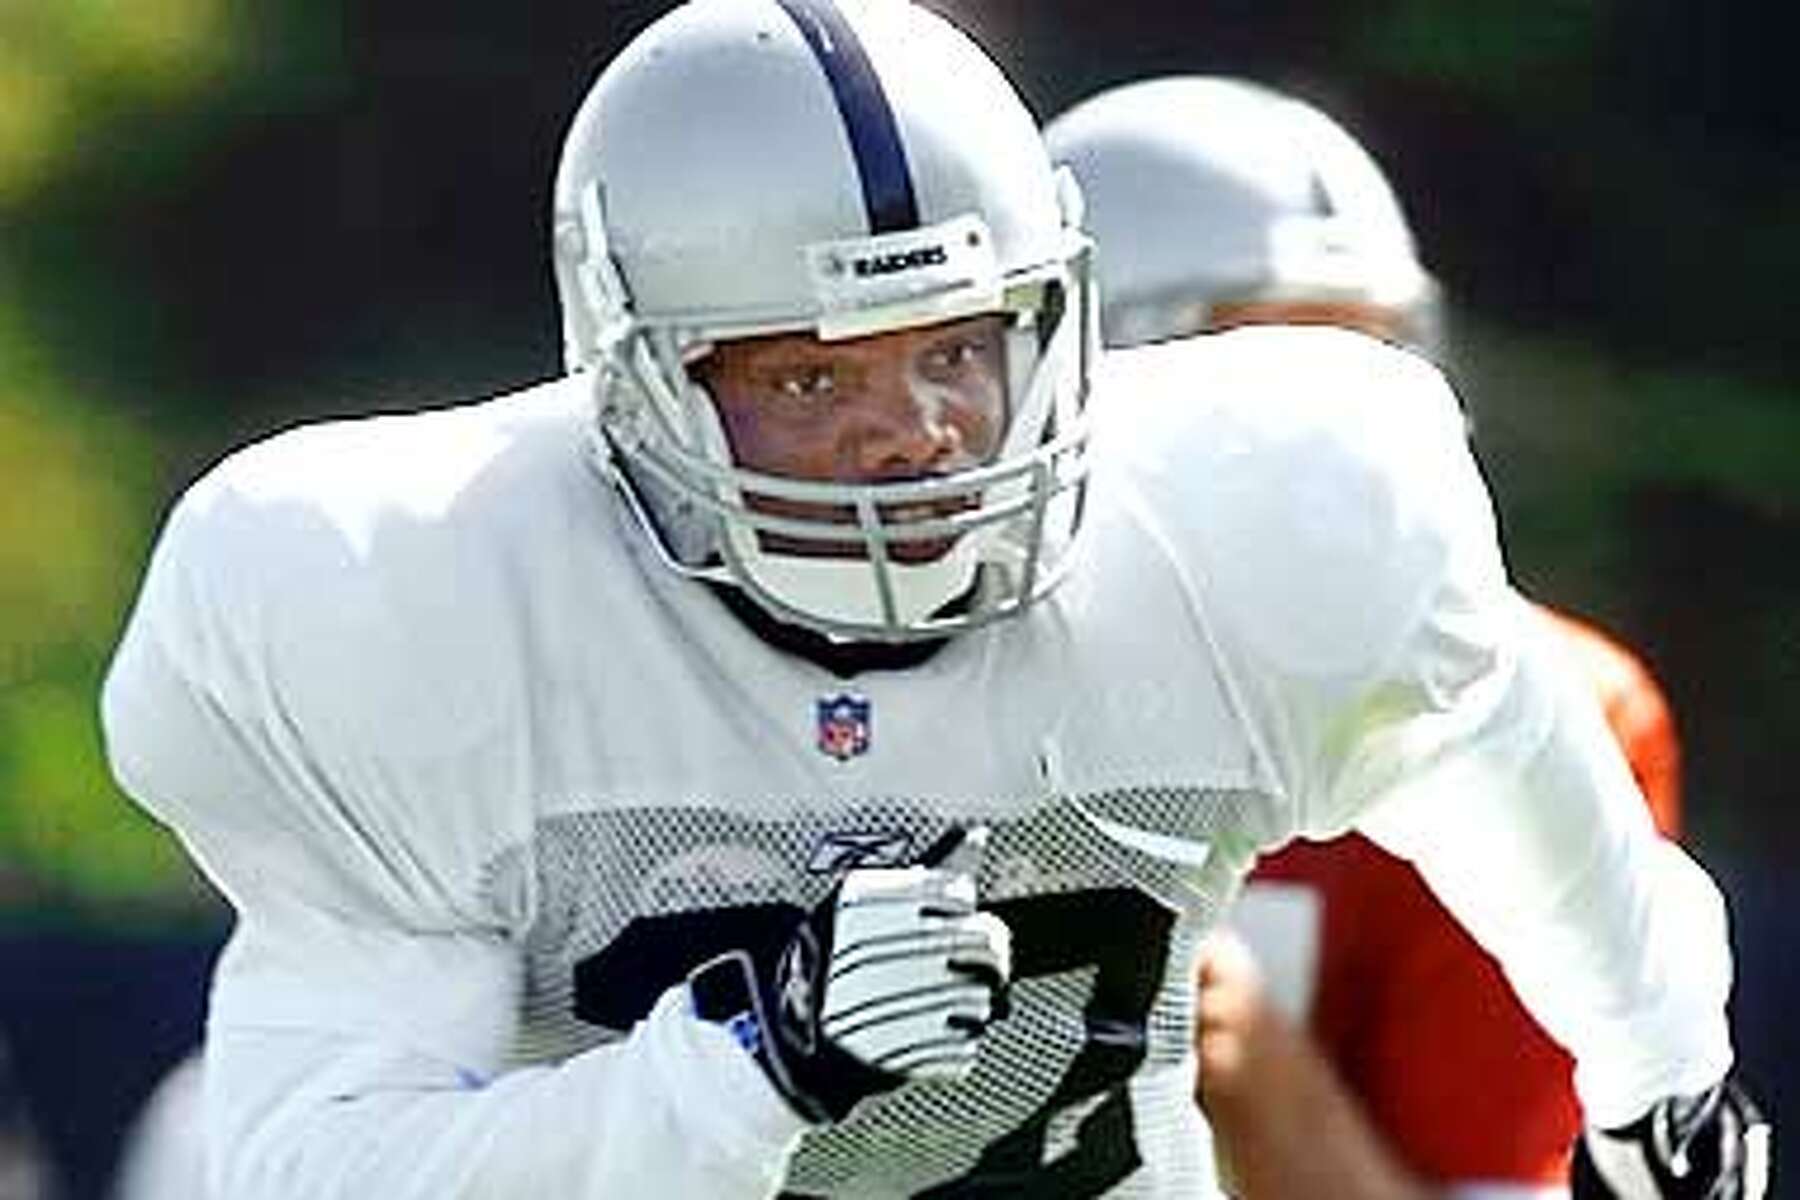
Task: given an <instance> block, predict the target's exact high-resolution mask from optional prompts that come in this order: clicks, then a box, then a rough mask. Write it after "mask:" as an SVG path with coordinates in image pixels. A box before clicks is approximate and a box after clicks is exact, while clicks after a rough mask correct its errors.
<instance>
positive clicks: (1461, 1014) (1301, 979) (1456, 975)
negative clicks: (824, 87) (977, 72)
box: [1045, 76, 1680, 1200]
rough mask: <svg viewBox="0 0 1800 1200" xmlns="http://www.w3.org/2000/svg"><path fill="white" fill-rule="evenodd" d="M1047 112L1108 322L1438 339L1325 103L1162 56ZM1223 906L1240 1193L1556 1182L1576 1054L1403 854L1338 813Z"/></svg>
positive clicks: (1586, 630)
mask: <svg viewBox="0 0 1800 1200" xmlns="http://www.w3.org/2000/svg"><path fill="white" fill-rule="evenodd" d="M1045 136H1046V138H1047V140H1048V142H1049V145H1050V148H1051V153H1052V157H1053V158H1054V159H1055V160H1057V161H1060V162H1066V163H1068V164H1069V165H1070V166H1071V167H1072V168H1073V169H1074V170H1075V172H1076V174H1077V176H1078V177H1079V179H1080V181H1081V184H1082V187H1083V190H1084V194H1085V195H1086V197H1087V201H1088V208H1087V216H1088V228H1089V231H1090V232H1091V233H1092V235H1093V236H1094V237H1095V238H1096V239H1097V241H1098V243H1099V245H1100V270H1099V276H1100V280H1101V284H1102V295H1103V296H1104V298H1105V302H1104V304H1103V307H1102V324H1103V327H1104V329H1105V332H1106V340H1107V343H1108V345H1109V346H1120V347H1128V346H1134V345H1139V344H1147V343H1153V342H1159V341H1167V340H1171V339H1181V338H1186V337H1189V336H1192V335H1195V334H1201V333H1216V332H1219V331H1222V330H1228V329H1234V328H1239V327H1243V326H1251V325H1265V324H1297V325H1326V326H1336V327H1340V328H1345V329H1351V330H1357V331H1360V332H1362V333H1366V334H1369V335H1372V336H1374V337H1377V338H1381V339H1384V340H1386V341H1389V342H1392V343H1394V344H1396V345H1399V346H1403V347H1406V348H1409V349H1412V350H1414V351H1417V352H1419V353H1422V354H1425V355H1427V356H1430V357H1433V358H1435V359H1439V360H1441V359H1442V358H1443V357H1444V348H1443V345H1442V333H1441V329H1442V320H1441V317H1440V314H1439V303H1440V300H1439V294H1438V288H1437V286H1436V285H1435V283H1434V281H1433V279H1432V277H1431V275H1430V274H1429V273H1428V272H1427V271H1426V269H1425V268H1424V266H1423V265H1422V264H1421V263H1420V261H1419V257H1418V255H1417V253H1416V249H1415V241H1414V237H1413V234H1412V231H1411V229H1410V228H1409V225H1408V222H1407V221H1406V219H1405V217H1404V216H1403V214H1402V210H1401V207H1400V205H1399V203H1398V201H1397V199H1396V197H1395V195H1394V192H1393V190H1392V188H1391V186H1390V185H1389V183H1388V181H1387V179H1386V178H1385V176H1384V175H1383V173H1382V171H1381V170H1380V168H1379V167H1378V166H1377V165H1376V163H1375V161H1374V160H1373V158H1372V157H1371V156H1370V155H1369V154H1368V153H1367V151H1366V150H1365V149H1364V147H1363V146H1362V145H1360V144H1359V143H1358V142H1357V141H1356V140H1355V139H1354V138H1353V137H1352V136H1351V135H1350V134H1349V133H1348V132H1347V131H1346V130H1345V129H1344V128H1343V127H1342V126H1341V125H1340V124H1338V123H1337V122H1336V121H1334V120H1332V119H1331V118H1330V117H1328V116H1326V115H1325V114H1324V113H1323V112H1321V111H1320V110H1319V109H1317V108H1315V107H1313V106H1311V105H1309V104H1306V103H1304V102H1302V101H1300V100H1298V99H1295V98H1293V97H1291V96H1287V95H1284V94H1281V93H1279V92H1276V91H1274V90H1272V89H1269V88H1266V87H1263V86H1260V85H1257V84H1254V83H1250V82H1248V81H1244V80H1237V79H1230V78H1219V77H1207V76H1187V77H1171V78H1164V79H1156V80H1148V81H1142V82H1138V83H1132V84H1126V85H1123V86H1120V87H1117V88H1113V89H1111V90H1109V91H1107V92H1104V93H1101V94H1100V95H1098V96H1095V97H1093V98H1091V99H1089V100H1087V101H1085V102H1083V103H1081V104H1079V105H1077V106H1076V107H1074V108H1073V109H1072V110H1070V111H1069V112H1068V113H1066V114H1064V115H1063V116H1061V117H1059V118H1058V119H1057V120H1055V121H1053V122H1051V124H1050V125H1049V127H1048V128H1047V129H1046V131H1045ZM1367 399H1368V400H1370V401H1373V402H1375V403H1379V402H1380V397H1379V396H1373V395H1371V396H1368V397H1367ZM1541 616H1542V619H1543V620H1544V621H1545V622H1546V624H1547V625H1548V626H1549V627H1551V628H1553V629H1554V630H1555V632H1556V635H1557V636H1558V637H1559V638H1560V639H1561V640H1562V641H1563V642H1564V645H1563V649H1562V653H1563V654H1564V655H1565V656H1566V657H1568V658H1569V660H1570V661H1572V662H1574V663H1575V664H1577V665H1578V666H1579V668H1580V670H1581V673H1582V674H1583V675H1584V676H1585V677H1586V678H1587V679H1588V680H1589V681H1590V683H1591V685H1592V686H1593V689H1594V691H1595V693H1596V694H1597V696H1598V697H1599V698H1600V701H1601V704H1602V708H1603V710H1604V712H1605V715H1606V718H1607V721H1608V724H1609V725H1610V726H1611V728H1612V731H1613V734H1614V736H1615V737H1616V738H1617V739H1618V741H1619V744H1620V746H1621V747H1622V748H1623V749H1624V750H1625V753H1626V756H1627V761H1628V762H1629V763H1630V766H1631V768H1632V773H1633V775H1634V776H1635V777H1636V780H1637V783H1638V786H1639V788H1640V789H1641V791H1642V792H1643V795H1644V797H1645V799H1646V801H1647V802H1648V803H1649V805H1650V808H1651V810H1652V813H1653V816H1654V818H1655V821H1656V825H1657V827H1658V829H1660V830H1661V831H1662V832H1663V833H1665V834H1667V835H1670V836H1673V835H1674V834H1675V833H1676V831H1677V826H1678V822H1679V814H1680V792H1679V757H1678V746H1677V742H1676V738H1675V730H1674V724H1673V722H1672V720H1671V717H1670V712H1669V708H1668V705H1667V703H1666V701H1665V700H1664V698H1663V695H1662V692H1661V690H1660V689H1659V688H1658V687H1657V685H1656V683H1655V681H1654V680H1653V679H1652V678H1651V676H1650V675H1649V673H1648V671H1646V670H1645V668H1644V667H1643V665H1642V664H1641V663H1640V662H1638V660H1637V659H1636V658H1635V657H1634V656H1632V655H1631V654H1630V653H1629V652H1628V651H1626V650H1625V649H1624V648H1623V647H1621V646H1619V645H1618V644H1617V643H1616V642H1614V641H1613V640H1611V639H1610V638H1608V637H1606V636H1605V635H1604V634H1602V633H1601V632H1600V631H1598V630H1596V629H1594V628H1593V627H1592V626H1591V625H1588V624H1587V623H1585V622H1581V621H1578V620H1576V619H1574V618H1572V617H1568V616H1566V615H1563V614H1558V613H1554V612H1551V611H1550V610H1547V609H1545V610H1541ZM1233 923H1234V925H1235V927H1236V929H1237V932H1238V934H1240V935H1241V937H1242V938H1243V941H1238V940H1237V939H1236V938H1231V939H1220V940H1219V941H1218V942H1217V943H1216V944H1215V945H1214V946H1212V947H1209V952H1208V955H1207V961H1206V962H1205V964H1204V966H1203V974H1202V999H1201V1026H1202V1029H1203V1031H1204V1034H1203V1038H1202V1042H1201V1089H1202V1093H1203V1095H1204V1097H1205V1099H1206V1102H1207V1107H1208V1109H1209V1112H1210V1114H1211V1116H1212V1118H1213V1122H1214V1136H1215V1138H1216V1139H1217V1140H1218V1149H1219V1151H1220V1153H1221V1155H1222V1156H1223V1157H1224V1158H1225V1159H1226V1160H1227V1161H1228V1162H1229V1163H1230V1164H1231V1166H1232V1168H1233V1174H1234V1175H1235V1177H1236V1183H1237V1185H1238V1187H1239V1188H1240V1190H1241V1194H1242V1195H1244V1196H1245V1197H1248V1198H1249V1200H1279V1198H1294V1197H1304V1196H1324V1195H1327V1194H1329V1195H1332V1196H1334V1197H1338V1198H1339V1200H1342V1198H1343V1197H1348V1196H1360V1195H1372V1196H1373V1195H1381V1196H1404V1195H1418V1196H1423V1195H1427V1194H1448V1195H1455V1196H1463V1197H1477V1196H1480V1197H1492V1198H1496V1200H1497V1198H1499V1197H1548V1196H1552V1195H1556V1194H1563V1195H1566V1194H1567V1191H1566V1188H1567V1181H1568V1172H1569V1160H1570V1149H1571V1147H1572V1145H1573V1143H1574V1139H1575V1137H1576V1135H1577V1134H1578V1133H1579V1131H1580V1127H1581V1126H1580V1116H1579V1111H1578V1108H1577V1105H1576V1101H1575V1092H1574V1086H1573V1083H1572V1080H1571V1077H1570V1071H1571V1065H1570V1063H1569V1060H1568V1058H1567V1056H1566V1055H1565V1054H1564V1053H1563V1052H1562V1051H1561V1050H1560V1049H1559V1048H1558V1047H1557V1046H1556V1045H1555V1043H1553V1042H1552V1041H1551V1040H1550V1039H1549V1038H1548V1037H1546V1036H1545V1035H1544V1033H1543V1032H1542V1031H1541V1030H1540V1029H1538V1028H1537V1026H1535V1025H1534V1024H1533V1023H1532V1022H1531V1020H1530V1018H1529V1017H1528V1016H1527V1015H1526V1014H1525V1012H1524V1011H1523V1010H1522V1009H1521V1008H1520V1006H1519V1002H1518V1000H1517V999H1516V998H1515V997H1514V995H1513V993H1512V992H1511V991H1510V989H1508V987H1507V985H1506V983H1505V981H1504V979H1503V978H1502V976H1501V975H1500V973H1499V972H1498V971H1497V970H1496V969H1495V967H1494V965H1493V962H1492V960H1491V959H1489V958H1488V957H1487V956H1486V955H1485V954H1483V953H1482V952H1481V950H1480V949H1479V948H1478V947H1477V946H1476V944H1475V943H1474V942H1473V941H1471V940H1470V939H1469V937H1468V935H1467V934H1465V933H1464V932H1463V931H1462V930H1461V929H1460V928H1459V927H1458V926H1457V925H1456V924H1455V923H1454V921H1453V920H1452V918H1451V917H1450V916H1449V914H1448V913H1446V912H1445V911H1444V909H1443V908H1442V907H1441V906H1440V905H1439V904H1438V903H1437V902H1436V901H1435V900H1434V899H1433V898H1432V896H1431V894H1430V892H1429V891H1428V890H1427V889H1426V887H1425V886H1424V884H1423V883H1422V882H1421V880H1420V878H1419V874H1418V872H1416V871H1415V870H1413V868H1412V867H1410V866H1408V865H1407V864H1406V863H1404V862H1402V861H1401V860H1399V859H1397V858H1395V857H1394V856H1392V855H1390V854H1387V853H1385V852H1383V851H1382V850H1381V849H1379V848H1378V847H1376V846H1374V845H1373V844H1371V843H1370V842H1369V841H1368V839H1366V838H1363V837H1360V836H1357V835H1355V834H1350V835H1346V836H1344V837H1342V838H1337V839H1332V840H1330V841H1326V842H1322V843H1296V844H1295V845H1293V846H1291V847H1289V848H1286V849H1283V850H1280V851H1277V852H1275V853H1274V854H1272V855H1271V856H1268V857H1265V858H1264V859H1262V860H1261V862H1260V863H1259V864H1258V866H1257V869H1256V871H1255V872H1254V874H1253V876H1252V880H1251V882H1250V884H1249V886H1248V887H1247V888H1246V890H1245V893H1244V895H1243V896H1242V897H1241V898H1240V901H1239V904H1238V906H1237V908H1236V910H1235V912H1234V914H1233ZM1294 1015H1298V1016H1302V1017H1304V1018H1305V1019H1306V1020H1307V1023H1308V1024H1309V1025H1310V1027H1311V1030H1312V1032H1313V1034H1314V1035H1315V1037H1316V1039H1317V1040H1316V1044H1315V1043H1314V1042H1313V1041H1312V1040H1310V1039H1308V1038H1307V1037H1306V1035H1305V1033H1304V1032H1302V1031H1301V1030H1299V1029H1297V1028H1296V1027H1295V1026H1294V1025H1293V1024H1292V1021H1291V1017H1292V1016H1294ZM1345 1089H1348V1093H1346V1090H1345Z"/></svg>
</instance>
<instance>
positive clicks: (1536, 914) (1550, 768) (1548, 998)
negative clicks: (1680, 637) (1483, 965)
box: [1360, 598, 1731, 1128]
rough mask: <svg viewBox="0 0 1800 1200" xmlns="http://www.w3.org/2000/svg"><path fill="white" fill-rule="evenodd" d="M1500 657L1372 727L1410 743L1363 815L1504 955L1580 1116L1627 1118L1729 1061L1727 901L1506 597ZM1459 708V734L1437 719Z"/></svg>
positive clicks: (1520, 608) (1397, 750) (1373, 832)
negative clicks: (1459, 690) (1442, 693)
mask: <svg viewBox="0 0 1800 1200" xmlns="http://www.w3.org/2000/svg"><path fill="white" fill-rule="evenodd" d="M1504 607H1505V608H1506V609H1507V610H1509V611H1508V612H1504V613H1502V612H1496V614H1495V616H1494V619H1495V622H1496V624H1497V625H1499V626H1501V627H1502V628H1503V629H1504V631H1505V632H1504V633H1500V634H1497V636H1496V643H1495V645H1496V649H1497V651H1499V653H1497V655H1496V658H1495V666H1494V668H1493V670H1492V671H1491V673H1489V675H1488V676H1487V677H1485V678H1483V679H1482V680H1480V681H1479V682H1472V683H1471V685H1470V688H1469V696H1468V699H1467V700H1466V702H1465V705H1464V706H1463V708H1462V710H1461V711H1458V710H1456V709H1450V710H1446V711H1442V712H1432V713H1417V714H1414V715H1413V716H1412V717H1411V718H1410V719H1409V720H1402V721H1399V722H1397V723H1394V724H1390V725H1387V726H1386V727H1384V728H1376V729H1371V730H1369V733H1368V740H1367V742H1366V743H1365V745H1364V747H1363V749H1362V752H1363V753H1364V754H1366V755H1369V756H1372V757H1377V758H1379V757H1384V756H1387V755H1395V756H1396V758H1405V757H1407V754H1406V751H1405V750H1403V749H1401V747H1402V746H1403V745H1404V744H1405V743H1407V742H1409V741H1411V742H1413V743H1414V745H1413V747H1412V749H1414V750H1416V751H1418V752H1419V754H1420V757H1419V758H1418V759H1417V760H1416V766H1415V770H1414V772H1413V773H1412V774H1411V775H1410V776H1409V777H1407V778H1403V779H1396V780H1393V781H1392V785H1391V786H1390V787H1388V788H1387V789H1385V793H1384V794H1383V795H1382V797H1381V798H1380V799H1379V800H1378V802H1377V803H1376V804H1375V805H1374V806H1373V807H1371V808H1370V809H1369V810H1368V811H1367V812H1366V813H1365V815H1364V816H1363V817H1362V819H1361V821H1360V826H1361V828H1362V829H1363V830H1364V832H1366V833H1368V834H1369V836H1370V837H1372V838H1373V839H1374V840H1375V841H1377V842H1378V843H1379V844H1381V845H1382V846H1383V847H1384V848H1386V849H1388V850H1389V851H1391V852H1393V853H1395V854H1398V855H1400V856H1401V857H1403V858H1406V859H1409V860H1410V861H1412V863H1413V864H1414V865H1415V866H1416V867H1417V868H1418V870H1419V872H1420V874H1421V875H1422V876H1423V877H1424V878H1425V881H1426V882H1427V883H1428V884H1429V885H1430V886H1431V889H1432V891H1433V892H1434V893H1436V894H1437V896H1438V897H1439V898H1440V899H1441V900H1443V902H1444V903H1445V904H1446V905H1447V906H1448V907H1449V908H1450V910H1451V911H1452V912H1453V913H1454V914H1455V915H1456V917H1457V919H1458V920H1459V921H1460V922H1461V923H1462V924H1463V925H1464V926H1465V927H1466V928H1468V930H1469V931H1470V932H1471V933H1472V934H1474V935H1475V938H1476V940H1478V941H1479V942H1480V943H1481V944H1482V945H1483V946H1484V947H1486V948H1487V949H1488V950H1489V951H1490V952H1491V953H1493V954H1494V955H1495V957H1496V958H1498V959H1499V960H1500V963H1501V965H1502V967H1503V968H1504V970H1505V972H1506V976H1507V979H1508V981H1509V982H1510V983H1511V984H1512V986H1513V988H1514V990H1515V991H1517V992H1518V994H1519V996H1520V998H1521V999H1522V1000H1524V1002H1525V1005H1526V1007H1527V1008H1528V1009H1529V1010H1530V1011H1531V1013H1532V1015H1533V1016H1535V1017H1536V1018H1537V1020H1538V1022H1539V1023H1540V1024H1541V1025H1543V1027H1544V1028H1545V1030H1546V1031H1548V1032H1549V1034H1550V1035H1551V1036H1552V1037H1553V1038H1555V1039H1556V1040H1557V1041H1558V1042H1560V1043H1562V1044H1563V1045H1564V1046H1565V1047H1568V1048H1569V1049H1570V1050H1571V1051H1572V1052H1573V1053H1574V1055H1575V1058H1576V1069H1575V1085H1576V1091H1577V1093H1578V1094H1579V1096H1580V1097H1581V1101H1582V1105H1583V1108H1584V1110H1585V1112H1586V1115H1587V1118H1588V1120H1589V1121H1591V1122H1592V1123H1594V1124H1597V1125H1599V1126H1601V1127H1608V1128H1610V1127H1613V1126H1617V1125H1622V1124H1626V1123H1628V1122H1630V1121H1632V1120H1634V1119H1635V1118H1637V1117H1638V1116H1641V1115H1642V1114H1643V1113H1644V1111H1645V1110H1646V1109H1648V1108H1649V1107H1650V1105H1651V1104H1653V1103H1654V1102H1655V1101H1657V1100H1658V1099H1660V1098H1662V1097H1664V1096H1668V1095H1672V1094H1679V1093H1692V1092H1696V1091H1699V1090H1701V1089H1703V1088H1705V1087H1707V1086H1710V1085H1711V1084H1713V1083H1715V1082H1717V1081H1718V1080H1719V1079H1720V1078H1722V1077H1723V1076H1724V1074H1725V1072H1726V1071H1727V1069H1729V1067H1730V1065H1731V1045H1730V1037H1729V1032H1728V1028H1727V1025H1726V1021H1725V1003H1726V1000H1727V998H1728V995H1729V992H1730V986H1731V956H1730V944H1729V940H1728V937H1727V930H1726V918H1725V909H1724V904H1723V902H1722V900H1721V899H1720V896H1719V894H1718V891H1717V889H1716V888H1715V887H1714V886H1713V884H1712V881H1711V880H1710V879H1709V878H1708V877H1707V875H1706V873H1705V872H1704V871H1703V870H1701V869H1700V867H1699V866H1697V865H1696V864H1695V863H1694V862H1693V860H1692V859H1690V858H1689V857H1688V856H1687V855H1686V854H1685V853H1683V852H1682V850H1681V849H1680V848H1679V847H1677V846H1676V845H1675V844H1674V843H1672V842H1669V841H1666V840H1664V839H1663V838H1661V837H1659V836H1658V835H1657V834H1656V831H1655V829H1654V828H1653V827H1652V825H1651V823H1650V818H1649V815H1648V810H1647V809H1646V808H1645V805H1644V802H1643V799H1642V798H1641V797H1640V796H1639V795H1638V793H1637V789H1636V785H1635V783H1634V782H1633V780H1632V778H1631V774H1630V770H1629V768H1628V767H1627V766H1626V764H1625V761H1624V758H1623V756H1622V754H1621V752H1620V751H1619V749H1618V747H1617V745H1616V744H1615V743H1614V742H1613V740H1612V738H1611V736H1610V735H1609V734H1608V732H1607V729H1606V726H1605V722H1604V719H1603V717H1602V716H1601V714H1600V711H1599V707H1598V702H1597V701H1596V700H1595V698H1594V697H1593V695H1592V694H1591V693H1590V692H1589V691H1588V690H1587V689H1586V688H1585V686H1584V685H1583V683H1582V682H1581V680H1580V679H1579V678H1578V677H1576V675H1575V674H1574V673H1573V672H1572V671H1570V670H1569V669H1568V667H1567V664H1566V662H1564V661H1563V660H1561V659H1560V658H1559V657H1558V655H1559V649H1560V648H1559V646H1558V645H1557V644H1556V642H1555V641H1554V640H1553V639H1552V636H1551V635H1550V634H1549V633H1548V632H1547V631H1545V630H1544V628H1543V626H1542V624H1541V622H1538V621H1536V620H1534V619H1533V618H1532V616H1531V614H1530V612H1529V611H1528V610H1527V608H1526V607H1525V604H1524V602H1523V601H1522V600H1518V599H1516V598H1514V600H1513V602H1512V603H1511V604H1510V605H1506V606H1504ZM1445 722H1448V723H1454V724H1455V725H1457V726H1458V737H1457V739H1456V741H1455V743H1454V745H1450V744H1443V745H1433V743H1434V742H1436V741H1437V735H1436V733H1435V732H1434V731H1433V730H1432V728H1431V727H1432V726H1434V725H1437V724H1439V723H1445Z"/></svg>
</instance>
